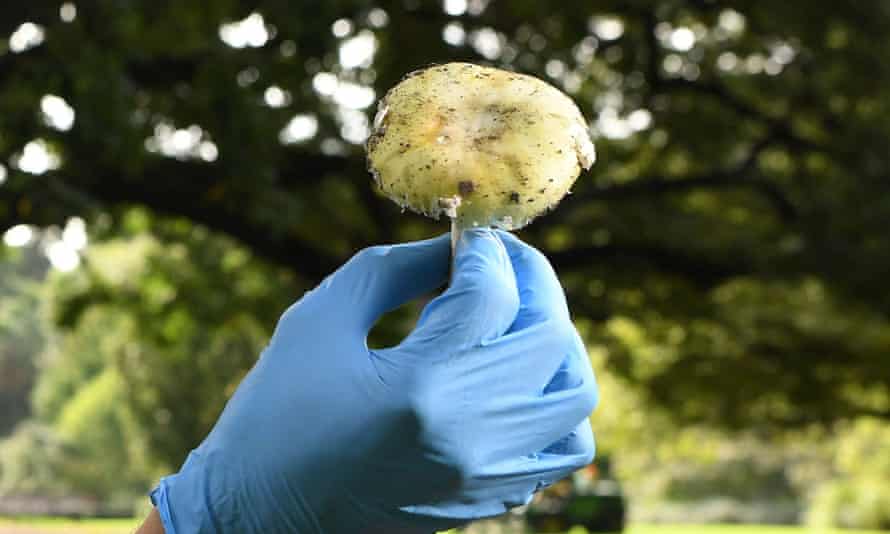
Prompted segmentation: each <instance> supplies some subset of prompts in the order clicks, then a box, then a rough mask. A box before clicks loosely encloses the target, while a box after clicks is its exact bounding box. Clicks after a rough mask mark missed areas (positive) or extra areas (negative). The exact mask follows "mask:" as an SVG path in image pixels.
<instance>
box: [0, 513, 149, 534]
mask: <svg viewBox="0 0 890 534" xmlns="http://www.w3.org/2000/svg"><path fill="white" fill-rule="evenodd" d="M138 524H139V521H137V520H136V519H84V520H76V519H63V518H48V517H23V518H15V519H10V518H3V517H0V533H6V532H7V531H10V530H11V531H12V532H16V534H18V532H19V531H21V532H22V534H26V533H27V534H30V531H31V530H33V531H34V532H35V533H40V534H44V533H46V534H130V533H132V532H134V531H135V530H136V527H137V526H138Z"/></svg>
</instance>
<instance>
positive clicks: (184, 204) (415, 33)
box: [0, 0, 890, 533]
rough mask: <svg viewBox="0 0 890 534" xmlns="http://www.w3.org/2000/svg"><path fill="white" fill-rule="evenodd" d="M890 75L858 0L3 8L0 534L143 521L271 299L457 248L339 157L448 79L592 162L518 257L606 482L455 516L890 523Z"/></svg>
mask: <svg viewBox="0 0 890 534" xmlns="http://www.w3.org/2000/svg"><path fill="white" fill-rule="evenodd" d="M888 58H890V3H888V2H885V1H875V0H843V1H837V0H786V1H783V2H772V1H767V0H737V1H728V0H727V1H720V0H663V1H656V0H652V1H646V0H622V1H617V0H616V1H609V0H598V1H594V0H590V1H564V2H541V1H533V0H444V1H442V0H326V1H324V2H321V1H307V0H303V1H293V0H292V1H283V0H268V1H262V0H255V1H249V0H243V1H238V0H203V1H201V2H196V1H193V2H188V1H172V0H152V1H148V0H145V1H137V0H91V1H89V2H59V1H58V0H56V1H46V0H29V1H28V2H2V3H0V236H2V244H0V515H3V516H7V517H11V516H20V515H27V516H32V517H33V516H44V515H66V516H85V517H89V516H96V515H101V516H120V517H128V516H131V515H132V514H134V513H137V514H138V513H144V512H145V510H146V506H147V499H146V498H145V494H146V492H147V490H148V489H149V488H150V487H151V486H152V485H153V483H154V482H155V481H156V480H157V478H158V477H159V476H160V475H162V474H165V473H168V472H170V471H171V470H175V469H176V468H177V467H178V465H179V464H180V462H181V461H182V460H183V459H184V457H185V454H186V453H187V451H188V450H189V449H190V448H191V447H194V446H195V445H197V443H198V442H199V441H200V440H201V439H202V438H203V436H204V435H205V433H206V432H207V431H208V429H209V428H210V426H211V425H212V423H213V422H214V420H215V418H216V417H217V415H218V413H219V412H220V410H221V408H222V406H223V404H224V402H225V400H226V398H227V397H228V396H229V395H230V394H231V393H232V392H233V390H234V388H235V387H236V385H237V384H238V382H239V380H240V379H241V378H242V377H243V375H244V373H245V372H246V371H247V369H248V368H249V367H250V366H251V365H252V363H253V361H254V359H255V357H256V355H257V354H258V353H259V351H260V350H261V349H262V347H263V346H264V344H265V342H266V340H267V339H268V336H269V335H270V333H271V329H272V328H273V327H274V324H275V321H276V319H277V317H278V315H279V314H280V313H281V312H282V311H283V310H284V308H285V307H286V306H287V305H288V304H290V303H291V302H292V301H294V300H295V299H297V298H298V297H299V296H300V295H301V294H302V292H303V291H305V290H306V289H307V288H309V287H311V286H313V285H314V284H315V283H317V282H318V281H319V280H320V279H321V278H322V277H323V276H324V275H325V274H326V273H328V272H330V271H331V270H332V269H334V268H335V267H336V266H337V265H339V264H340V263H341V262H342V261H344V260H345V259H346V258H348V257H349V256H350V255H351V254H352V253H354V252H355V251H357V250H358V249H360V248H361V247H364V246H367V245H369V244H374V243H388V242H398V241H404V240H412V239H417V238H422V237H428V236H431V235H435V234H438V233H441V232H444V231H446V230H447V223H446V222H444V221H441V222H435V221H429V220H426V219H423V218H421V217H419V216H416V215H413V214H410V213H404V214H402V213H400V211H399V209H398V207H397V206H396V205H395V204H393V203H391V202H390V201H389V200H387V199H385V198H383V197H381V196H380V195H379V194H378V193H377V192H376V191H375V189H374V187H373V184H372V181H371V178H370V175H369V174H368V173H367V171H366V169H365V163H364V149H363V142H364V141H365V140H366V138H367V137H368V134H369V117H370V116H371V115H372V114H373V112H374V106H375V102H376V101H377V99H379V98H380V97H381V96H382V95H383V94H384V93H385V91H386V90H387V89H388V88H389V87H391V86H392V85H393V84H394V83H396V82H397V81H398V80H399V79H400V78H401V77H402V76H403V75H404V74H405V73H407V72H409V71H411V70H413V69H416V68H419V67H422V66H425V65H428V64H430V63H435V62H445V61H452V60H467V61H473V62H477V63H482V64H488V65H494V66H498V67H501V68H507V69H514V70H517V71H521V72H526V73H530V74H534V75H536V76H539V77H541V78H543V79H545V80H547V81H549V82H550V83H552V84H554V85H556V86H557V87H560V88H561V89H563V90H564V91H566V92H567V93H568V94H570V95H571V96H572V97H573V98H574V99H575V100H576V101H577V103H578V104H579V106H580V107H581V109H582V111H583V112H584V114H585V116H586V117H588V119H589V120H590V129H591V132H592V135H593V136H594V138H595V142H596V145H597V150H598V153H599V160H598V162H597V163H596V165H595V166H594V167H593V169H592V170H591V171H590V172H588V173H585V174H582V176H581V177H580V178H579V179H578V182H577V184H576V186H575V187H574V190H573V194H572V195H571V196H569V197H568V198H567V199H566V200H565V201H563V203H562V204H561V205H560V207H559V208H558V210H557V211H555V212H554V213H552V214H550V215H547V216H546V217H543V218H541V219H540V220H538V221H537V222H535V224H533V225H532V226H530V227H529V228H527V229H524V230H522V231H521V232H520V235H521V237H522V238H523V239H525V240H527V241H528V242H530V243H532V244H534V245H535V246H537V247H539V248H541V249H542V250H543V251H545V252H546V253H547V255H548V256H549V257H550V259H551V260H552V262H553V264H554V265H555V267H556V269H557V271H558V273H559V274H560V277H561V279H562V281H563V283H564V285H565V288H566V291H567V294H568V297H569V300H570V305H571V308H572V310H573V314H574V318H575V321H576V324H577V326H578V328H579V330H580V331H581V332H582V333H583V335H584V337H585V339H586V342H587V344H588V347H589V352H590V357H591V360H592V362H593V365H594V368H595V369H596V372H597V374H598V378H599V381H600V384H601V388H602V399H603V400H602V403H601V407H600V408H599V409H598V411H597V412H596V413H595V414H594V415H593V416H592V421H593V425H594V429H595V432H596V434H597V438H598V444H599V450H600V456H599V458H600V459H599V460H598V462H597V464H596V465H595V466H593V467H591V468H588V469H586V470H584V471H582V472H580V473H579V474H577V475H576V476H575V477H574V478H573V479H572V480H568V481H566V482H564V483H562V484H560V485H558V486H557V487H554V488H553V489H552V490H550V491H549V492H548V494H546V495H544V496H542V497H540V498H539V499H538V500H537V501H536V502H535V503H533V504H532V506H531V507H530V508H529V509H528V510H527V511H526V512H525V515H524V516H523V515H513V516H511V517H509V518H505V519H503V520H501V521H499V522H497V523H489V524H488V525H477V526H475V527H473V528H475V529H477V531H478V532H482V531H490V532H519V531H520V529H521V528H523V527H522V526H521V525H522V524H527V525H529V528H531V529H534V530H532V531H533V532H556V531H565V530H567V529H568V528H570V527H572V526H573V525H586V526H587V527H589V529H590V530H591V531H596V530H597V529H600V530H602V529H606V530H616V529H620V528H621V525H622V523H623V518H624V517H626V518H627V520H628V521H629V524H630V526H629V529H630V530H631V531H633V532H649V531H650V530H657V531H658V532H664V533H669V532H670V533H672V532H675V531H676V532H699V530H696V529H694V528H692V527H655V528H654V529H653V527H651V526H647V525H653V524H662V523H678V522H679V523H685V524H689V523H696V524H702V523H727V522H731V523H751V524H755V523H770V524H799V525H811V526H820V527H829V526H838V527H851V528H853V527H855V528H862V529H866V528H868V529H880V528H885V529H890V291H888V290H887V277H888V275H890V143H888V139H890V75H888V74H890V73H888V71H890V68H888V61H887V60H888ZM418 309H419V304H415V305H413V306H406V307H405V308H403V309H400V310H398V311H397V312H394V313H393V314H392V315H391V316H388V317H387V318H386V319H385V320H384V321H383V322H382V323H381V324H380V325H378V327H377V328H376V330H375V332H374V335H373V339H372V342H373V343H374V344H377V345H384V344H387V343H393V342H395V341H397V340H398V339H399V338H400V336H402V335H403V334H404V333H405V332H407V331H408V330H409V329H410V328H411V325H412V323H413V321H414V319H415V317H416V314H417V311H418ZM357 409H358V408H357ZM81 524H82V525H84V524H85V525H88V526H87V527H82V528H86V530H83V532H87V531H89V532H106V531H107V532H125V531H126V530H127V529H128V527H129V526H130V525H132V521H129V522H128V521H123V522H113V521H112V522H107V523H103V522H97V523H81ZM29 525H30V526H29ZM71 528H74V527H70V526H68V525H67V523H64V522H60V521H56V520H52V521H49V520H46V521H45V520H42V519H28V520H16V521H11V520H9V519H6V520H2V519H0V531H3V532H13V531H14V532H29V533H30V532H37V531H38V530H39V529H43V530H42V531H46V532H56V531H74V530H66V529H71ZM4 529H5V530H4ZM35 529H38V530H35ZM106 529H107V530H106ZM115 529H117V530H115ZM78 532H80V531H78ZM572 532H583V530H581V529H580V527H575V529H574V530H573V531H572ZM700 532H708V533H710V532H715V533H716V532H724V530H720V529H719V527H712V528H711V527H702V529H701V530H700ZM744 532H780V531H778V530H776V531H773V530H766V529H763V528H760V527H750V528H748V529H747V530H744ZM781 532H784V531H781Z"/></svg>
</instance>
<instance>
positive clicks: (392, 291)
mask: <svg viewBox="0 0 890 534" xmlns="http://www.w3.org/2000/svg"><path fill="white" fill-rule="evenodd" d="M450 250H451V247H450V239H449V237H448V235H447V234H446V235H441V236H439V237H436V238H433V239H427V240H424V241H415V242H411V243H402V244H398V245H379V246H374V247H369V248H366V249H364V250H362V251H360V252H359V253H358V254H356V255H355V256H353V257H352V258H351V259H350V260H349V261H348V262H346V264H345V265H343V266H342V267H341V268H340V269H339V270H337V271H336V272H335V273H334V274H332V275H331V276H329V277H328V278H327V279H326V280H325V281H324V282H323V283H322V284H321V285H320V286H319V288H318V289H317V290H316V291H315V292H314V293H316V294H317V295H318V299H317V301H319V302H325V303H330V304H333V305H336V306H338V307H339V309H338V310H337V317H339V319H340V321H342V324H343V326H344V327H346V328H348V327H350V326H351V327H354V328H357V329H359V331H360V332H361V333H362V334H365V335H366V334H367V333H368V331H370V329H371V327H372V326H373V325H374V323H375V322H377V320H378V319H379V318H380V316H381V315H383V314H384V313H386V312H388V311H391V310H393V309H395V308H397V307H399V306H401V305H402V304H404V303H405V302H408V301H409V300H412V299H414V298H416V297H418V296H420V295H422V294H424V293H427V292H429V291H433V290H434V289H436V288H437V287H439V286H441V285H442V284H443V283H444V282H445V280H446V279H447V277H448V264H449V261H450Z"/></svg>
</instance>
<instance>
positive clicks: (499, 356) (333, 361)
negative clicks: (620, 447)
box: [152, 230, 597, 534]
mask: <svg viewBox="0 0 890 534" xmlns="http://www.w3.org/2000/svg"><path fill="white" fill-rule="evenodd" d="M449 249H450V246H449V239H448V237H447V236H442V237H440V238H436V239H431V240H428V241H420V242H416V243H408V244H402V245H394V246H381V247H372V248H369V249H367V250H364V251H362V252H360V253H359V254H357V255H356V256H355V257H353V258H352V259H351V260H350V261H349V262H347V263H346V264H345V265H344V266H343V267H341V268H340V269H339V270H338V271H336V272H335V273H334V274H332V275H331V276H329V277H328V278H327V279H325V280H324V282H322V283H321V285H319V286H318V287H317V288H315V289H314V290H312V291H310V292H308V293H307V294H306V295H305V296H304V297H303V298H302V299H300V300H299V301H298V302H297V303H296V304H294V305H293V306H292V307H290V308H289V309H288V310H287V311H286V312H285V313H284V315H283V316H282V317H281V320H280V321H279V323H278V325H277V327H276V330H275V333H274V335H273V336H272V340H271V342H270V344H269V346H268V347H267V348H266V350H265V351H264V352H263V354H262V356H261V357H260V359H259V360H258V362H257V364H256V365H255V367H254V368H253V369H252V370H251V371H250V373H249V374H248V375H247V377H246V378H245V379H244V381H243V382H242V383H241V385H240V386H239V388H238V390H237V391H236V392H235V394H234V395H233V397H232V398H231V399H230V401H229V403H228V404H227V406H226V408H225V410H224V411H223V413H222V415H221V416H220V418H219V421H218V422H217V424H216V426H215V427H214V429H213V430H212V431H211V432H210V434H209V435H208V436H207V438H206V439H205V441H204V442H203V443H202V444H201V445H200V446H199V447H198V448H197V449H195V450H194V451H192V452H191V454H190V455H189V457H188V459H187V460H186V462H185V464H184V465H183V466H182V468H181V470H180V471H179V473H177V474H175V475H172V476H169V477H166V478H164V479H162V481H161V483H160V484H159V486H158V487H157V488H156V489H155V490H154V491H153V492H152V501H153V502H154V503H155V505H156V506H157V508H158V510H159V512H160V515H161V517H162V520H163V523H164V526H165V528H166V530H167V533H168V534H194V533H210V532H213V533H230V532H232V533H235V532H237V533H239V534H249V533H260V532H262V533H265V534H270V533H279V532H281V533H285V532H287V533H301V534H308V533H325V534H339V533H349V534H369V533H381V534H382V533H386V534H398V533H406V534H414V533H417V534H430V533H431V532H434V531H436V530H444V529H447V528H451V527H454V526H457V525H460V524H463V523H466V522H468V521H471V520H473V519H477V518H481V517H488V516H492V515H496V514H500V513H503V512H504V511H506V510H507V509H508V508H510V507H512V506H516V505H521V504H524V503H526V502H528V500H529V499H530V498H531V495H532V494H533V493H534V492H535V491H536V490H538V489H540V488H542V487H544V486H546V485H549V484H551V483H553V482H555V481H556V480H558V479H560V478H562V477H564V476H566V475H567V474H569V473H571V472H572V471H573V470H575V469H576V468H578V467H580V466H583V465H585V464H587V463H589V462H590V460H591V459H592V457H593V451H594V444H593V435H592V433H591V430H590V425H589V423H588V421H587V417H588V415H589V414H590V412H591V411H592V410H593V408H594V406H595V404H596V400H597V389H596V384H595V381H594V376H593V372H592V370H591V368H590V363H589V361H588V359H587V354H586V351H585V350H584V346H583V344H582V342H581V340H580V338H579V336H578V334H577V332H576V331H575V329H574V327H573V326H572V323H571V322H570V320H569V312H568V309H567V307H566V303H565V299H564V297H563V292H562V289H561V287H560V285H559V282H558V280H557V278H556V276H555V275H554V273H553V270H552V269H551V267H550V265H549V264H548V262H547V260H546V259H545V258H544V256H543V255H541V254H540V253H539V252H537V251H536V250H534V249H532V248H530V247H529V246H527V245H525V244H523V243H522V242H521V241H520V240H519V239H517V238H516V237H514V236H512V235H510V234H507V233H503V232H495V231H492V230H471V231H466V232H464V233H463V236H462V237H461V239H460V240H459V241H458V246H457V253H456V258H455V262H454V273H453V278H452V280H451V285H450V287H448V289H447V290H446V291H445V292H444V293H443V294H442V295H440V296H439V297H437V298H435V299H434V300H433V301H431V302H430V303H429V304H428V305H427V306H426V308H425V309H424V311H423V313H422V315H421V317H420V320H419V322H418V324H417V326H416V328H415V329H414V331H413V332H411V334H409V335H408V337H407V338H406V339H405V340H404V341H403V342H402V343H400V344H399V345H398V346H396V347H392V348H387V349H383V350H369V349H368V347H367V345H366V337H367V334H368V331H369V330H370V328H371V326H372V325H373V324H374V323H375V321H376V320H377V319H378V318H379V317H380V316H381V315H382V314H383V313H385V312H387V311H389V310H392V309H394V308H396V307H398V306H399V305H401V304H402V303H404V302H406V301H408V300H410V299H413V298H415V297H417V296H419V295H422V294H423V293H426V292H428V291H431V290H434V289H435V288H437V287H438V286H440V285H441V284H443V283H444V282H445V281H446V279H447V277H448V270H449V262H450V258H449V256H450V250H449Z"/></svg>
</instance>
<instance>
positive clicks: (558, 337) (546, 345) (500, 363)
mask: <svg viewBox="0 0 890 534" xmlns="http://www.w3.org/2000/svg"><path fill="white" fill-rule="evenodd" d="M575 335H576V334H575V327H574V326H573V325H572V323H570V322H569V321H553V320H551V321H547V322H539V323H536V324H534V325H532V326H530V327H528V328H525V329H523V330H520V331H517V332H508V333H506V334H505V335H503V336H502V337H500V338H498V339H497V340H495V341H493V342H492V343H490V344H487V345H485V346H484V347H481V348H479V349H478V350H477V351H475V353H474V354H473V357H472V358H464V359H462V360H460V362H459V366H456V367H455V369H454V371H453V372H454V373H455V374H454V380H455V381H456V382H459V384H460V386H459V387H460V388H461V389H462V390H463V391H465V392H466V393H465V394H471V393H473V392H477V393H478V394H479V395H481V396H483V398H481V399H480V402H483V403H487V404H491V403H497V402H499V401H500V399H504V401H506V400H507V399H509V398H515V397H516V396H540V395H543V394H544V392H545V390H546V388H548V387H549V384H550V382H551V380H552V379H553V377H554V376H556V375H557V374H558V373H559V372H560V370H561V366H563V365H564V362H565V360H566V358H567V355H568V354H569V352H571V351H574V350H577V345H576V344H575V342H574V336H575ZM503 378H509V380H504V379H503Z"/></svg>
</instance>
